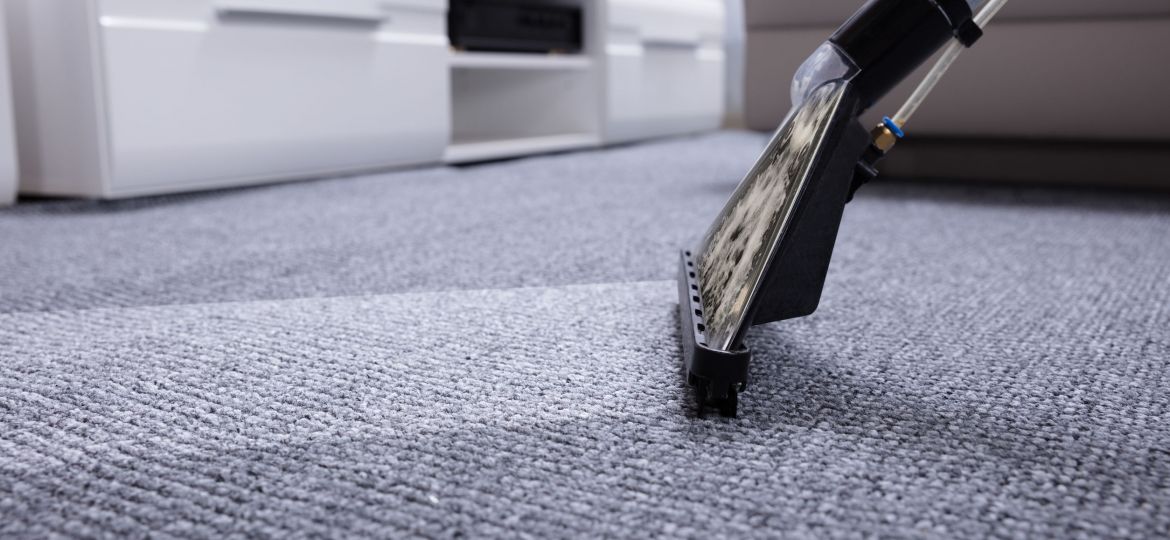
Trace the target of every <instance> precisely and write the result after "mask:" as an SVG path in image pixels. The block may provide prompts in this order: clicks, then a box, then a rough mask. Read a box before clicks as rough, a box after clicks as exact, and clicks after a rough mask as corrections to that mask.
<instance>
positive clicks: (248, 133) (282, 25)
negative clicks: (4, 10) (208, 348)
mask: <svg viewBox="0 0 1170 540" xmlns="http://www.w3.org/2000/svg"><path fill="white" fill-rule="evenodd" d="M9 1H10V5H11V7H12V12H11V13H10V17H11V18H12V19H13V20H11V21H10V24H9V28H10V29H11V30H12V32H13V36H12V44H13V46H14V55H13V57H14V60H15V65H14V72H15V73H16V76H17V80H18V84H17V88H16V100H17V103H18V110H19V112H18V133H19V137H20V138H21V143H22V145H21V146H22V154H23V155H22V161H23V162H24V163H23V166H24V169H23V178H22V190H23V191H26V192H29V193H40V194H51V195H79V196H96V197H121V196H130V195H140V194H150V193H162V192H174V191H183V190H192V189H203V188H211V187H219V186H234V185H243V184H251V183H259V182H264V181H271V180H284V179H290V178H300V177H310V176H322V175H329V174H337V173H343V172H348V171H357V170H366V169H376V168H383V167H389V166H395V165H405V164H413V163H425V162H438V161H440V160H441V159H442V156H443V153H444V150H445V148H446V146H447V143H448V141H449V138H450V123H451V121H450V103H449V99H450V98H449V92H450V83H449V80H450V79H449V73H448V68H447V61H448V56H449V54H448V45H447V38H446V21H445V13H446V2H445V1H443V0H9Z"/></svg>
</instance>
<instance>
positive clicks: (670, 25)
mask: <svg viewBox="0 0 1170 540" xmlns="http://www.w3.org/2000/svg"><path fill="white" fill-rule="evenodd" d="M607 7H608V9H607V10H606V14H605V17H606V21H605V25H604V37H603V40H604V59H605V60H604V64H605V96H606V99H605V102H606V103H605V112H604V126H605V140H606V141H607V142H621V141H628V140H634V139H639V138H645V137H655V136H662V135H673V134H679V133H687V132H693V131H701V130H706V129H714V128H717V127H719V125H720V124H721V122H722V118H723V106H724V92H725V89H724V81H725V73H724V51H723V18H724V7H723V4H722V2H719V1H717V0H609V2H608V5H607Z"/></svg>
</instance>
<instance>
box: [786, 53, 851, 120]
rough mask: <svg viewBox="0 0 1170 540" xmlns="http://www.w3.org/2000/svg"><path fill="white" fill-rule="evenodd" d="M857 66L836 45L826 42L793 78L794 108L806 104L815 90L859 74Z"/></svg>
mask: <svg viewBox="0 0 1170 540" xmlns="http://www.w3.org/2000/svg"><path fill="white" fill-rule="evenodd" d="M857 71H858V69H857V65H856V64H854V63H853V60H851V59H849V57H848V56H845V54H844V53H842V52H841V51H840V50H838V49H837V47H836V46H835V45H833V44H832V43H831V42H828V41H826V42H825V43H823V44H822V45H821V46H820V47H818V48H817V50H816V51H814V52H813V53H812V56H809V57H808V59H807V60H805V61H804V63H803V64H801V65H800V68H799V69H797V70H796V75H795V76H793V78H792V106H793V107H795V106H797V105H800V104H801V103H803V102H804V100H805V99H807V98H808V96H809V94H811V93H812V91H813V90H816V89H817V88H818V87H820V86H821V85H822V84H825V83H827V82H829V81H835V80H838V79H849V78H851V77H853V76H854V75H856V74H857Z"/></svg>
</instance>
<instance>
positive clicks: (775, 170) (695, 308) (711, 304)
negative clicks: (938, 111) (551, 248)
mask: <svg viewBox="0 0 1170 540" xmlns="http://www.w3.org/2000/svg"><path fill="white" fill-rule="evenodd" d="M1006 1H1007V0H988V1H987V2H986V5H984V6H983V7H982V8H981V9H979V11H978V14H975V10H976V8H977V7H978V6H979V4H982V3H983V2H982V1H981V0H870V1H869V2H867V3H866V4H865V5H863V6H862V7H861V9H860V10H859V11H858V12H857V13H855V14H854V15H853V17H851V18H850V19H849V20H848V21H847V22H846V23H845V24H844V25H843V26H841V27H840V28H839V29H838V30H837V31H836V32H835V33H834V34H833V35H832V37H830V38H829V40H828V41H826V42H825V43H824V44H822V45H821V46H820V47H819V48H818V49H816V51H815V52H813V54H812V56H810V57H809V58H808V60H806V61H805V62H804V64H803V65H802V66H801V67H800V69H799V70H797V72H796V75H795V77H794V78H793V81H792V88H791V93H792V103H793V108H792V110H791V111H790V112H789V114H788V116H787V117H786V118H785V119H784V122H783V123H782V124H781V125H780V127H779V128H778V129H777V130H776V132H775V134H774V135H773V136H772V139H771V141H770V142H769V143H768V145H767V147H766V148H765V150H764V152H763V154H762V155H761V156H760V157H759V159H758V160H757V161H756V163H755V165H753V166H752V168H751V170H750V171H749V172H748V174H747V176H746V177H745V178H744V179H743V181H742V182H741V183H740V184H739V187H738V188H736V190H735V192H734V193H733V194H732V196H731V199H730V200H729V201H728V202H727V204H726V206H725V207H724V208H723V210H722V211H721V212H720V213H719V215H718V217H717V218H716V219H715V222H714V223H713V224H712V225H711V227H710V228H709V229H708V231H707V233H706V234H705V235H704V236H703V239H702V241H701V242H700V243H699V245H698V246H696V247H695V248H693V249H686V250H683V251H682V254H681V255H680V258H679V278H678V286H679V326H680V330H681V336H682V345H683V347H682V348H683V354H684V366H685V369H686V379H687V384H688V385H689V386H691V387H693V388H694V391H695V397H696V399H697V401H698V410H699V413H700V414H702V413H703V411H704V410H705V409H706V408H708V407H710V408H714V409H717V410H718V411H719V412H720V413H721V414H722V415H724V416H735V415H736V412H737V407H738V401H739V394H740V393H741V392H743V391H744V390H745V389H746V388H747V383H748V365H749V362H750V360H751V350H750V349H749V348H748V347H747V345H746V344H745V343H744V338H745V334H746V332H747V330H748V328H750V327H751V326H753V325H758V324H764V323H769V322H774V321H781V320H785V319H792V318H796V317H804V316H807V315H810V314H812V313H813V312H814V311H815V310H816V308H817V304H818V303H819V302H820V298H821V290H822V288H823V286H824V282H825V274H826V273H827V271H828V268H829V260H830V258H831V256H832V253H833V244H834V243H835V242H836V239H837V229H838V227H839V225H840V223H841V215H842V213H843V212H844V209H845V205H846V203H847V202H849V201H850V200H851V199H852V197H853V194H854V192H856V191H857V189H858V188H859V187H861V186H862V185H864V184H865V183H866V182H868V181H870V180H872V179H873V178H875V177H876V176H877V174H878V172H877V164H878V162H879V161H880V160H881V159H882V158H883V157H884V156H885V155H886V153H887V152H889V151H890V149H891V148H893V147H894V145H895V143H897V141H898V139H901V138H902V137H903V136H904V135H905V133H904V131H903V128H904V127H905V126H906V124H907V122H908V121H909V119H910V117H911V116H912V115H913V114H914V112H915V111H916V110H917V109H918V106H919V105H920V104H921V103H922V101H923V100H924V99H925V97H926V96H927V95H928V94H929V93H930V91H931V90H933V89H934V86H935V84H937V83H938V81H939V79H940V78H941V77H942V76H943V74H945V73H946V71H947V69H948V68H949V67H950V66H951V64H952V63H953V62H954V61H955V59H956V58H957V57H958V56H959V54H960V53H961V52H962V51H963V50H964V49H965V48H967V47H970V46H972V45H973V44H974V43H975V42H976V41H978V40H979V38H980V37H981V36H982V35H983V31H982V28H984V27H986V24H987V23H988V22H989V21H990V20H991V18H992V17H993V16H994V15H995V14H996V13H997V12H998V11H999V10H1000V8H1002V7H1003V5H1004V4H1005V3H1006ZM940 49H941V50H943V52H942V54H941V55H940V56H939V59H938V60H937V62H936V64H935V66H934V67H933V69H932V70H931V71H930V72H929V74H928V75H927V76H926V78H925V79H924V80H923V81H922V83H921V84H920V85H919V87H918V88H917V90H916V91H915V92H914V93H913V95H912V96H911V97H910V99H909V100H908V101H907V102H906V104H905V105H904V106H903V107H902V108H901V109H900V110H899V111H898V112H897V113H896V114H895V115H894V116H892V117H885V118H884V119H883V121H882V122H881V124H880V125H878V126H877V127H875V128H873V129H866V128H865V127H864V126H863V125H862V124H861V121H860V120H859V117H860V116H861V115H862V114H863V113H864V112H866V111H867V110H868V109H870V108H871V107H872V106H873V105H874V104H875V103H877V102H878V101H879V100H880V99H881V98H882V97H883V96H885V95H886V94H887V93H888V92H889V91H890V90H891V89H893V88H894V87H895V86H897V85H898V84H899V83H900V82H902V80H904V79H905V78H906V77H908V76H909V75H910V74H911V73H913V72H914V71H915V70H916V69H917V68H918V67H920V66H921V65H922V64H924V63H925V62H926V61H927V60H928V59H930V58H931V57H932V56H933V55H935V54H936V53H938V52H939V50H940Z"/></svg>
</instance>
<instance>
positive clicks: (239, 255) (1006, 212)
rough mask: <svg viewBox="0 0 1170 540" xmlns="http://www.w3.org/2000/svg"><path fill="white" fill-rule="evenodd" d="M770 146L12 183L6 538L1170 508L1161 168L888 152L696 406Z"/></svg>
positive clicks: (822, 524)
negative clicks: (681, 258) (943, 165)
mask: <svg viewBox="0 0 1170 540" xmlns="http://www.w3.org/2000/svg"><path fill="white" fill-rule="evenodd" d="M761 143H762V139H761V138H760V137H757V136H753V135H745V134H719V135H713V136H708V137H701V138H692V139H681V140H674V141H667V142H663V143H656V144H649V145H640V146H632V147H626V148H619V149H614V150H609V151H602V152H590V153H581V154H570V155H563V156H552V157H545V158H538V159H530V160H523V161H517V162H508V163H499V164H493V165H488V166H483V167H475V168H467V169H433V170H418V171H406V172H400V173H395V174H388V175H380V176H374V177H363V178H353V179H340V180H333V181H327V182H312V183H302V184H291V185H285V186H276V187H270V188H261V189H252V190H243V191H228V192H221V193H217V194H213V195H205V196H191V197H175V198H164V199H153V200H147V201H137V202H129V203H117V204H93V203H75V202H43V203H36V204H31V205H24V206H21V207H17V208H16V209H15V210H9V211H5V212H0V233H2V235H3V237H4V238H5V239H6V241H5V242H4V243H3V244H2V245H0V254H2V257H3V258H2V259H0V271H2V272H3V274H2V275H0V294H2V296H0V298H2V306H0V307H2V308H3V309H2V311H4V312H6V314H4V315H0V351H3V362H2V363H0V536H6V537H9V536H11V537H40V536H46V535H65V536H111V537H125V536H142V535H157V536H170V535H175V536H200V537H208V536H213V537H218V536H225V535H238V536H314V535H324V536H342V535H346V536H349V535H353V536H407V535H420V536H430V537H456V536H473V537H479V536H491V537H564V536H582V535H585V536H654V535H664V536H706V535H714V536H731V537H744V536H760V537H770V536H777V535H788V536H797V537H825V536H839V537H872V536H886V537H951V536H963V537H985V536H999V537H1055V538H1067V537H1133V538H1143V537H1147V538H1148V537H1165V536H1167V535H1170V242H1168V241H1167V238H1168V237H1170V236H1168V234H1170V202H1168V201H1167V200H1165V199H1158V198H1150V197H1141V196H1134V195H1124V194H1109V193H1104V192H1083V191H1082V192H1053V191H1044V190H1030V189H990V188H983V187H971V186H966V187H963V186H960V187H926V186H922V185H914V184H887V185H878V186H873V187H872V188H869V189H867V190H866V191H865V192H863V193H862V195H861V196H860V197H859V198H858V200H857V201H855V202H854V203H853V204H851V205H850V208H849V209H848V211H847V215H846V221H845V223H844V225H843V228H842V233H841V234H842V238H841V242H840V243H839V247H838V253H837V256H836V257H835V259H834V263H833V268H832V271H831V275H830V279H829V282H828V284H827V286H826V292H825V299H824V301H823V303H822V307H821V309H820V310H819V311H818V312H817V314H816V315H814V316H813V317H810V318H807V319H803V320H799V321H789V322H785V323H781V324H776V325H769V326H765V327H760V328H757V329H755V330H754V331H753V333H752V335H751V337H750V339H751V341H752V344H753V347H754V349H755V350H756V359H755V363H754V364H753V370H752V374H751V375H752V381H753V382H752V387H751V388H750V389H749V392H748V393H746V394H745V395H744V399H743V402H742V414H741V417H740V418H739V419H735V420H725V419H713V418H707V419H699V418H696V417H695V415H694V411H693V409H692V407H691V404H690V401H689V399H690V398H689V395H688V394H686V392H685V391H684V390H683V388H682V378H681V375H680V373H679V368H678V345H677V334H676V330H675V328H674V327H675V319H674V307H673V302H674V301H675V292H674V287H673V283H672V282H670V281H669V278H670V277H671V272H672V270H673V268H672V265H673V262H674V259H673V256H674V249H675V248H676V247H677V245H678V244H679V243H682V242H683V241H684V240H685V239H686V238H688V237H690V236H693V235H697V234H698V233H700V232H701V229H702V227H703V226H704V225H705V223H702V222H703V221H704V220H706V219H708V218H709V217H710V214H712V213H713V212H714V211H715V210H716V209H717V208H718V206H719V204H720V203H721V202H722V199H723V198H724V197H725V196H726V194H727V192H728V191H729V190H730V189H731V188H732V187H733V186H734V180H735V176H736V175H738V174H739V172H741V170H742V169H743V168H744V166H745V162H750V161H751V159H752V157H753V155H754V153H755V152H757V151H758V149H759V148H760V146H761ZM692 212H694V214H698V215H699V216H700V217H699V218H695V217H693V215H692ZM696 220H697V221H698V223H697V224H696ZM321 296H335V298H302V297H321Z"/></svg>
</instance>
